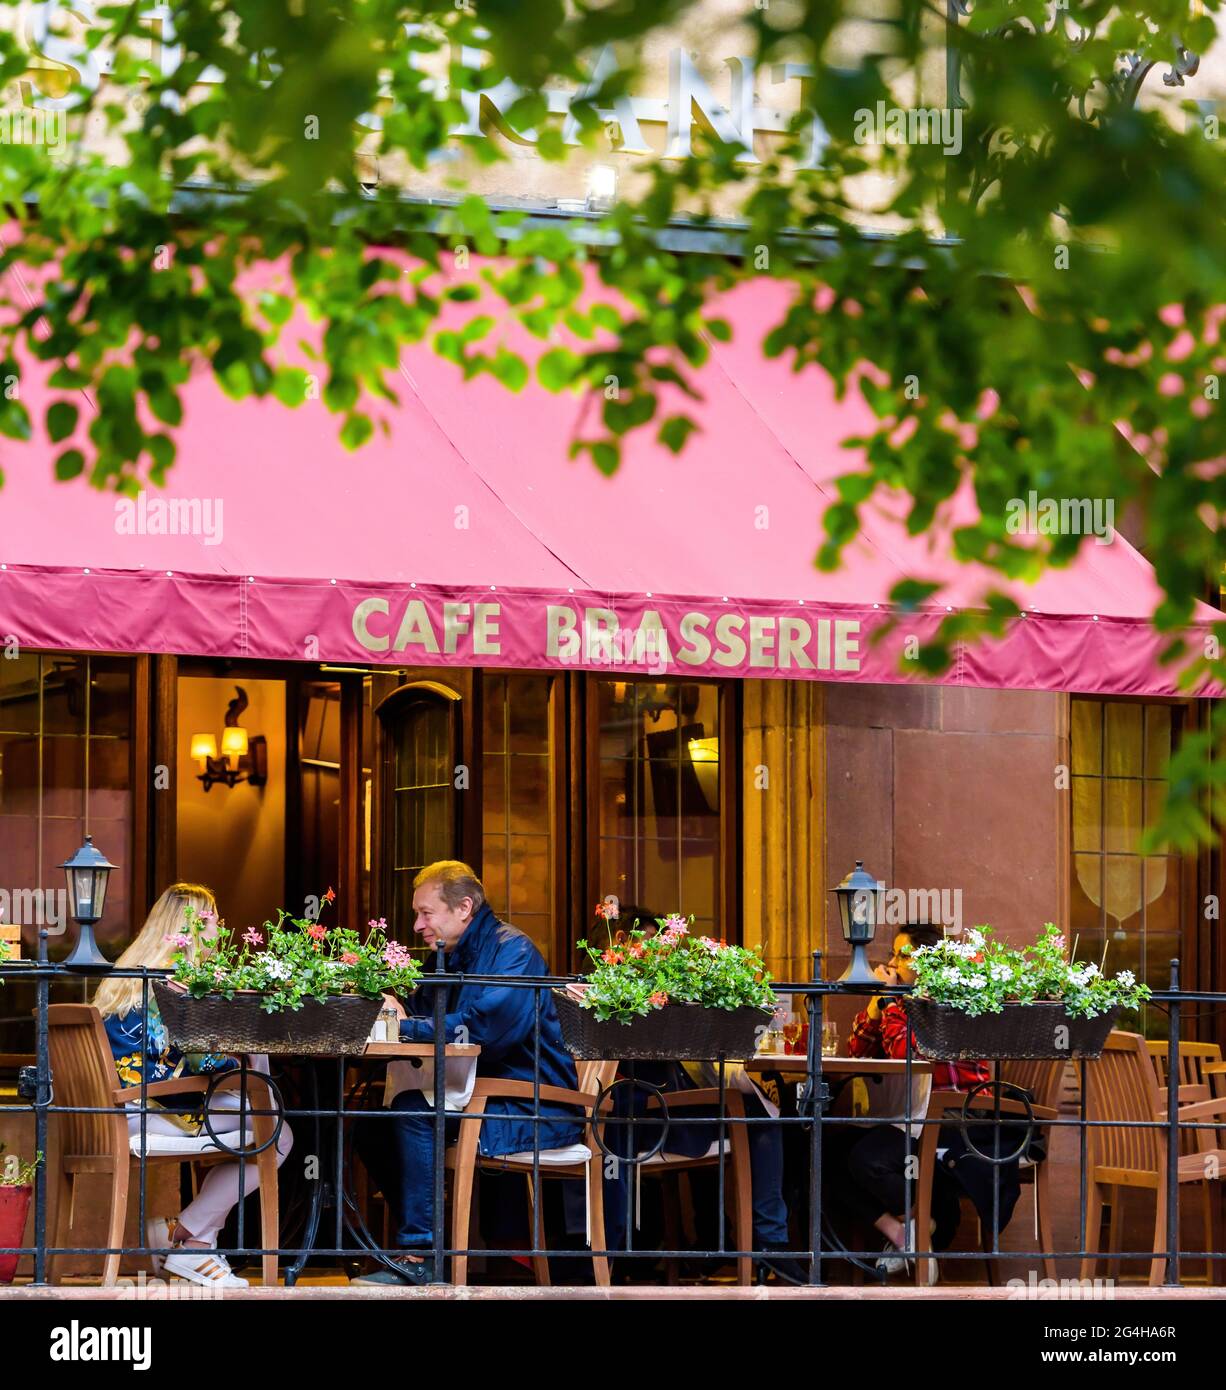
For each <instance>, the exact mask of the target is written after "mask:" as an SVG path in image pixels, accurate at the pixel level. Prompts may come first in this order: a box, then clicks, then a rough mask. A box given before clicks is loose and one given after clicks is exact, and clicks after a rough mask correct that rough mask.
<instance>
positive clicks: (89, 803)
mask: <svg viewBox="0 0 1226 1390" xmlns="http://www.w3.org/2000/svg"><path fill="white" fill-rule="evenodd" d="M132 671H133V663H132V661H131V660H129V659H127V658H122V657H100V656H60V655H55V654H53V653H50V652H29V653H23V654H21V655H19V656H17V657H14V658H9V659H0V889H3V896H2V897H0V903H2V905H3V908H4V920H5V921H6V922H8V923H16V924H18V925H20V927H21V949H22V955H23V956H24V957H25V958H26V959H27V960H29V959H34V958H36V957H37V955H38V933H39V929H40V927H41V926H42V925H43V923H44V922H45V923H46V925H47V927H48V930H49V933H50V935H49V937H48V942H47V951H48V954H49V955H50V957H51V959H52V960H57V959H61V958H62V957H64V956H65V955H67V954H68V952H69V950H71V948H72V946H73V944H74V943H75V941H76V932H75V928H74V927H73V924H72V923H71V921H69V920H66V918H67V912H66V909H67V903H66V902H65V900H64V895H63V890H64V887H65V885H64V874H63V871H62V870H61V869H60V867H59V866H60V864H62V863H63V861H64V860H65V859H68V858H69V857H70V856H71V855H72V854H74V853H75V852H76V851H77V850H78V849H80V847H81V845H82V844H83V843H84V840H85V836H86V835H87V834H91V835H93V837H94V843H95V844H96V845H97V846H98V848H99V849H100V850H102V851H103V853H105V854H106V855H107V857H108V858H109V859H110V860H111V861H112V863H114V864H115V865H116V866H117V867H116V869H115V871H114V872H113V873H112V874H111V878H110V882H109V884H108V886H107V897H106V913H105V915H104V916H103V919H102V921H101V922H100V923H99V924H98V928H97V935H98V940H99V942H100V944H101V945H102V947H103V950H104V951H105V953H106V954H107V955H108V956H110V957H111V958H112V959H114V958H115V957H116V956H117V955H118V954H119V952H120V951H121V950H122V949H123V948H124V946H126V945H127V944H128V941H129V939H130V938H131V935H132V932H133V928H134V925H135V924H134V923H133V922H132V921H131V913H132V785H131V783H132V772H131V766H132V762H131V755H132V746H131V721H132ZM31 889H41V890H42V892H41V893H39V894H34V893H31V891H30V890H31ZM82 997H83V995H82V989H81V987H80V986H79V985H71V984H57V985H55V986H53V988H52V1002H53V1003H64V1002H71V1001H79V1000H80V999H81V998H82ZM33 1005H34V990H33V986H32V985H30V984H28V983H24V982H20V981H18V980H10V981H9V983H8V985H7V986H6V987H5V988H4V989H0V1007H2V1008H3V1015H2V1016H0V1052H20V1051H25V1050H28V1049H30V1048H32V1047H33V1025H32V1022H31V1018H30V1010H31V1009H32V1007H33Z"/></svg>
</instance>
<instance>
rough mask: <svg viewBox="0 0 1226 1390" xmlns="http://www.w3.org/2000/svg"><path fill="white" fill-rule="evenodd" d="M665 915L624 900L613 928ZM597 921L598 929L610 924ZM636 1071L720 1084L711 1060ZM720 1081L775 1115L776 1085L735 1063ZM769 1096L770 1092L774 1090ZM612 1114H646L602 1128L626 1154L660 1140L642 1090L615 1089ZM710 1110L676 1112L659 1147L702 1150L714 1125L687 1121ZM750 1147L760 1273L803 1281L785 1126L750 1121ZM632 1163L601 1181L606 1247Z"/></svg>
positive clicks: (668, 1080)
mask: <svg viewBox="0 0 1226 1390" xmlns="http://www.w3.org/2000/svg"><path fill="white" fill-rule="evenodd" d="M663 916H664V914H663V913H659V912H653V911H650V910H649V909H647V908H643V907H637V906H631V905H628V904H625V903H623V904H621V905H620V906H619V908H618V915H617V918H616V919H615V921H616V924H617V927H618V928H619V929H622V930H624V931H626V932H630V931H632V930H633V929H634V928H635V925H636V923H637V925H638V927H639V928H641V929H645V930H648V931H653V930H655V924H656V922H658V921H659V920H660V919H661V918H662V917H663ZM607 925H608V922H607V920H606V921H602V922H601V923H600V928H601V929H603V928H605V927H607ZM633 1075H634V1076H635V1078H636V1079H637V1080H639V1081H643V1082H647V1083H648V1084H650V1085H652V1086H657V1087H659V1089H660V1090H662V1091H684V1090H694V1089H706V1088H708V1087H717V1086H718V1085H719V1072H718V1068H717V1067H716V1066H715V1064H714V1063H712V1062H641V1061H639V1062H635V1063H634V1065H633ZM724 1081H725V1085H727V1086H730V1087H734V1088H735V1089H736V1090H738V1091H739V1092H740V1093H741V1096H742V1099H743V1101H744V1106H745V1115H746V1117H747V1118H749V1119H755V1120H757V1119H765V1118H767V1117H768V1116H771V1117H774V1116H777V1115H778V1113H779V1107H778V1101H779V1096H778V1084H777V1082H774V1081H771V1080H768V1079H766V1078H757V1077H753V1076H751V1075H750V1074H749V1073H748V1072H747V1071H746V1070H745V1068H744V1066H743V1065H741V1064H740V1063H739V1062H728V1063H726V1064H725V1067H724ZM771 1093H773V1094H771ZM614 1097H615V1099H614V1105H613V1114H614V1115H615V1116H629V1115H630V1114H631V1113H633V1114H634V1115H635V1117H636V1120H637V1119H638V1117H640V1116H643V1117H647V1118H646V1122H645V1123H642V1124H639V1123H635V1124H634V1126H633V1127H632V1126H630V1125H629V1124H616V1123H615V1124H610V1125H609V1126H608V1128H607V1130H606V1138H605V1143H606V1145H607V1146H608V1147H609V1148H610V1149H611V1150H613V1152H614V1153H619V1154H623V1155H626V1156H628V1155H629V1150H630V1146H631V1144H633V1145H634V1147H635V1148H637V1149H638V1151H639V1152H640V1153H642V1152H646V1151H648V1150H649V1149H651V1148H653V1147H654V1146H655V1145H656V1144H657V1143H658V1142H659V1135H660V1125H659V1124H658V1123H652V1121H651V1119H650V1115H651V1114H652V1113H654V1114H655V1115H657V1116H658V1115H659V1113H660V1112H659V1110H655V1111H654V1112H651V1111H649V1110H648V1108H647V1107H648V1097H647V1093H646V1092H644V1091H643V1090H641V1089H640V1088H638V1087H630V1086H625V1087H619V1088H618V1090H617V1091H615V1092H614ZM716 1114H717V1111H716V1109H715V1108H713V1107H711V1108H708V1107H698V1108H696V1109H678V1110H676V1111H675V1112H674V1114H673V1116H672V1117H671V1119H670V1121H669V1127H668V1134H667V1136H666V1138H665V1143H664V1149H663V1152H664V1153H666V1154H674V1155H678V1154H679V1155H681V1156H683V1157H686V1158H697V1157H700V1156H701V1155H703V1154H705V1153H707V1152H708V1151H709V1150H710V1148H711V1145H712V1144H713V1143H714V1142H715V1141H716V1139H717V1138H718V1130H717V1128H716V1127H715V1126H714V1125H709V1124H688V1123H687V1122H686V1121H687V1119H711V1118H714V1117H715V1116H716ZM745 1128H746V1129H747V1130H748V1135H747V1138H748V1144H749V1170H750V1188H751V1194H752V1204H753V1248H754V1249H755V1250H760V1251H762V1252H763V1257H762V1258H761V1259H759V1260H758V1262H757V1263H758V1266H759V1270H760V1272H761V1275H762V1276H763V1277H765V1276H766V1275H767V1274H774V1275H775V1277H776V1278H777V1279H780V1280H782V1281H783V1282H785V1283H789V1284H806V1283H808V1271H807V1269H806V1268H805V1266H804V1265H803V1264H802V1263H801V1262H800V1261H799V1260H798V1259H796V1258H795V1257H794V1256H792V1255H790V1254H788V1253H787V1252H788V1208H787V1203H786V1201H785V1200H784V1196H783V1126H782V1125H771V1124H752V1125H747V1126H745ZM629 1174H630V1168H629V1166H628V1165H626V1166H619V1168H618V1177H617V1178H615V1179H606V1181H605V1223H606V1231H607V1235H608V1245H609V1249H610V1250H616V1249H619V1248H621V1247H622V1246H623V1245H624V1244H625V1236H626V1217H627V1208H628V1189H629V1180H630V1179H629Z"/></svg>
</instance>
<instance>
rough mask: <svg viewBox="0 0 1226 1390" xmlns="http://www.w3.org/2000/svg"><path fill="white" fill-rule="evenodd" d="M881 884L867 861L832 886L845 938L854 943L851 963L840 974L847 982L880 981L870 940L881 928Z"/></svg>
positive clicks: (861, 861) (852, 983)
mask: <svg viewBox="0 0 1226 1390" xmlns="http://www.w3.org/2000/svg"><path fill="white" fill-rule="evenodd" d="M880 891H881V884H880V883H878V882H877V880H876V879H875V878H874V877H873V876H872V874H870V873H866V872H865V869H864V861H863V860H862V859H857V860H856V867H855V868H854V869H853V870H852V871H851V873H849V874H848V875H847V877H846V878H845V879H844V880H843V882H842V883H840V884H839V886H838V887H837V888H832V889H831V892H832V893H834V894H835V896H836V897H837V898H838V901H839V916H840V917H841V918H842V922H843V939H844V940H845V941H846V942H847V943H848V944H849V945H850V946H851V962H850V964H849V965H848V967H847V969H846V970H844V971H843V973H842V975H840V976H839V982H840V983H841V984H846V985H876V984H880V981H879V980H878V979H877V977H876V975H874V974H873V972H872V969H871V967H870V966H869V963H868V948H869V943H870V942H871V941H872V939H873V934H874V933H875V931H876V930H877V894H878V893H879V892H880Z"/></svg>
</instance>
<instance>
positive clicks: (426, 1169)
mask: <svg viewBox="0 0 1226 1390" xmlns="http://www.w3.org/2000/svg"><path fill="white" fill-rule="evenodd" d="M388 1113H389V1112H388V1111H381V1112H379V1117H375V1116H363V1117H362V1118H361V1119H360V1120H358V1121H357V1122H356V1124H355V1125H354V1132H353V1142H354V1146H355V1147H356V1149H357V1151H358V1155H359V1156H360V1158H361V1160H362V1162H363V1163H365V1165H366V1168H367V1171H368V1172H369V1173H370V1176H371V1178H372V1179H373V1180H374V1183H375V1186H376V1187H378V1189H379V1191H380V1192H382V1193H383V1197H384V1200H385V1201H386V1202H387V1205H388V1210H389V1211H390V1212H391V1217H392V1234H391V1242H392V1244H393V1245H394V1246H397V1247H398V1248H399V1249H402V1250H421V1249H428V1248H429V1247H430V1246H431V1245H432V1244H433V1243H434V1111H433V1110H432V1109H431V1108H430V1107H429V1106H428V1105H427V1104H426V1100H425V1097H424V1096H423V1095H422V1093H421V1092H420V1091H402V1092H401V1093H400V1095H398V1096H397V1097H396V1099H395V1100H394V1101H393V1102H392V1107H391V1113H394V1114H395V1119H388V1118H386V1116H387V1115H388ZM459 1132H460V1121H459V1120H458V1119H453V1120H448V1121H447V1143H448V1144H454V1143H455V1141H456V1139H457V1138H459Z"/></svg>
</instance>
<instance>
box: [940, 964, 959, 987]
mask: <svg viewBox="0 0 1226 1390" xmlns="http://www.w3.org/2000/svg"><path fill="white" fill-rule="evenodd" d="M941 979H943V980H944V981H946V983H947V984H951V985H957V984H961V982H962V972H961V970H959V969H958V967H957V966H956V965H947V966H946V967H945V969H944V970H942V971H941Z"/></svg>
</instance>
